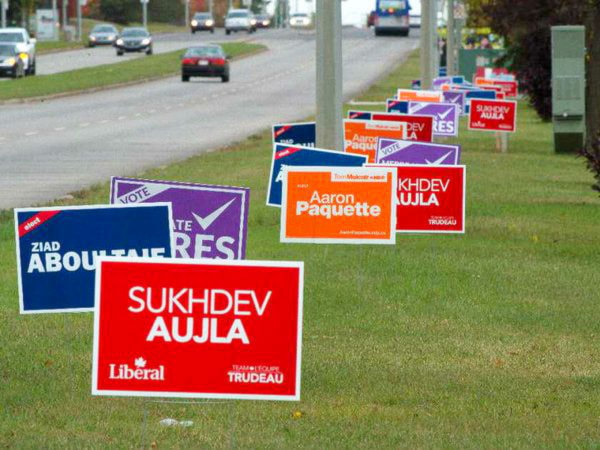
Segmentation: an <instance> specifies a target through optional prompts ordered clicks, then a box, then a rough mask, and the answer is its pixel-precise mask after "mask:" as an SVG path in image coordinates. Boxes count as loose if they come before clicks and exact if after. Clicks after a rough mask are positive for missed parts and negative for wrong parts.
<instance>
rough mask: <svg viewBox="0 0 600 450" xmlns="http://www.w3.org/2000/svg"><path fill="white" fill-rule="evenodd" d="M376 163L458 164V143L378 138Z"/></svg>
mask: <svg viewBox="0 0 600 450" xmlns="http://www.w3.org/2000/svg"><path fill="white" fill-rule="evenodd" d="M377 163H381V164H395V165H404V164H421V165H431V166H455V165H457V164H460V145H444V144H433V143H430V142H413V141H397V140H393V139H379V143H378V146H377Z"/></svg>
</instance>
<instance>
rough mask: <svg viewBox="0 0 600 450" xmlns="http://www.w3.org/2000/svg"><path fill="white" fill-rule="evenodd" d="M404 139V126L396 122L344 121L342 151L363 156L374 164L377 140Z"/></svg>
mask: <svg viewBox="0 0 600 450" xmlns="http://www.w3.org/2000/svg"><path fill="white" fill-rule="evenodd" d="M380 137H386V138H390V139H405V138H406V124H405V123H403V122H396V121H377V120H350V119H346V120H344V150H345V151H346V153H352V154H356V155H363V156H366V157H367V158H368V162H371V163H374V162H375V156H376V153H377V138H380Z"/></svg>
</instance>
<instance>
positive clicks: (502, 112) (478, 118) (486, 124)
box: [469, 99, 517, 133]
mask: <svg viewBox="0 0 600 450" xmlns="http://www.w3.org/2000/svg"><path fill="white" fill-rule="evenodd" d="M469 130H486V131H506V132H509V133H514V132H515V131H516V130H517V102H515V101H504V100H476V99H473V100H471V112H470V113H469Z"/></svg>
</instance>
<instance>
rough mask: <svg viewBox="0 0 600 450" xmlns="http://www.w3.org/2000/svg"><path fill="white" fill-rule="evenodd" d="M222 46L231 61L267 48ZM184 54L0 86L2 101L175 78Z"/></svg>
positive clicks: (147, 58) (238, 43)
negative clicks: (172, 76) (173, 76)
mask: <svg viewBox="0 0 600 450" xmlns="http://www.w3.org/2000/svg"><path fill="white" fill-rule="evenodd" d="M221 45H222V47H223V49H224V50H225V52H226V53H227V54H228V55H230V56H231V57H232V58H235V57H239V56H242V55H248V54H251V53H254V52H258V51H261V50H264V49H265V46H263V45H261V44H252V43H246V42H227V43H224V44H221ZM183 53H184V50H177V51H174V52H169V53H161V54H159V55H151V56H145V57H143V58H137V59H133V60H128V61H123V62H119V63H114V64H105V65H102V66H94V67H87V68H85V69H77V70H71V71H69V72H61V73H56V74H53V75H37V76H35V77H26V78H21V79H18V80H12V81H10V82H7V83H0V100H12V99H21V98H32V97H41V96H46V95H54V94H62V93H66V92H77V91H82V90H85V89H92V88H102V87H107V86H113V85H117V84H122V83H129V82H137V81H143V80H149V79H156V78H161V77H167V76H171V75H175V74H177V73H179V72H180V70H181V66H180V64H181V62H180V58H181V55H183ZM115 58H116V57H115Z"/></svg>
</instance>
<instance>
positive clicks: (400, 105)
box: [385, 98, 408, 114]
mask: <svg viewBox="0 0 600 450" xmlns="http://www.w3.org/2000/svg"><path fill="white" fill-rule="evenodd" d="M385 103H386V107H385V109H386V111H387V112H389V113H400V114H408V102H405V101H403V100H396V99H393V98H388V99H387V100H386V102H385Z"/></svg>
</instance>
